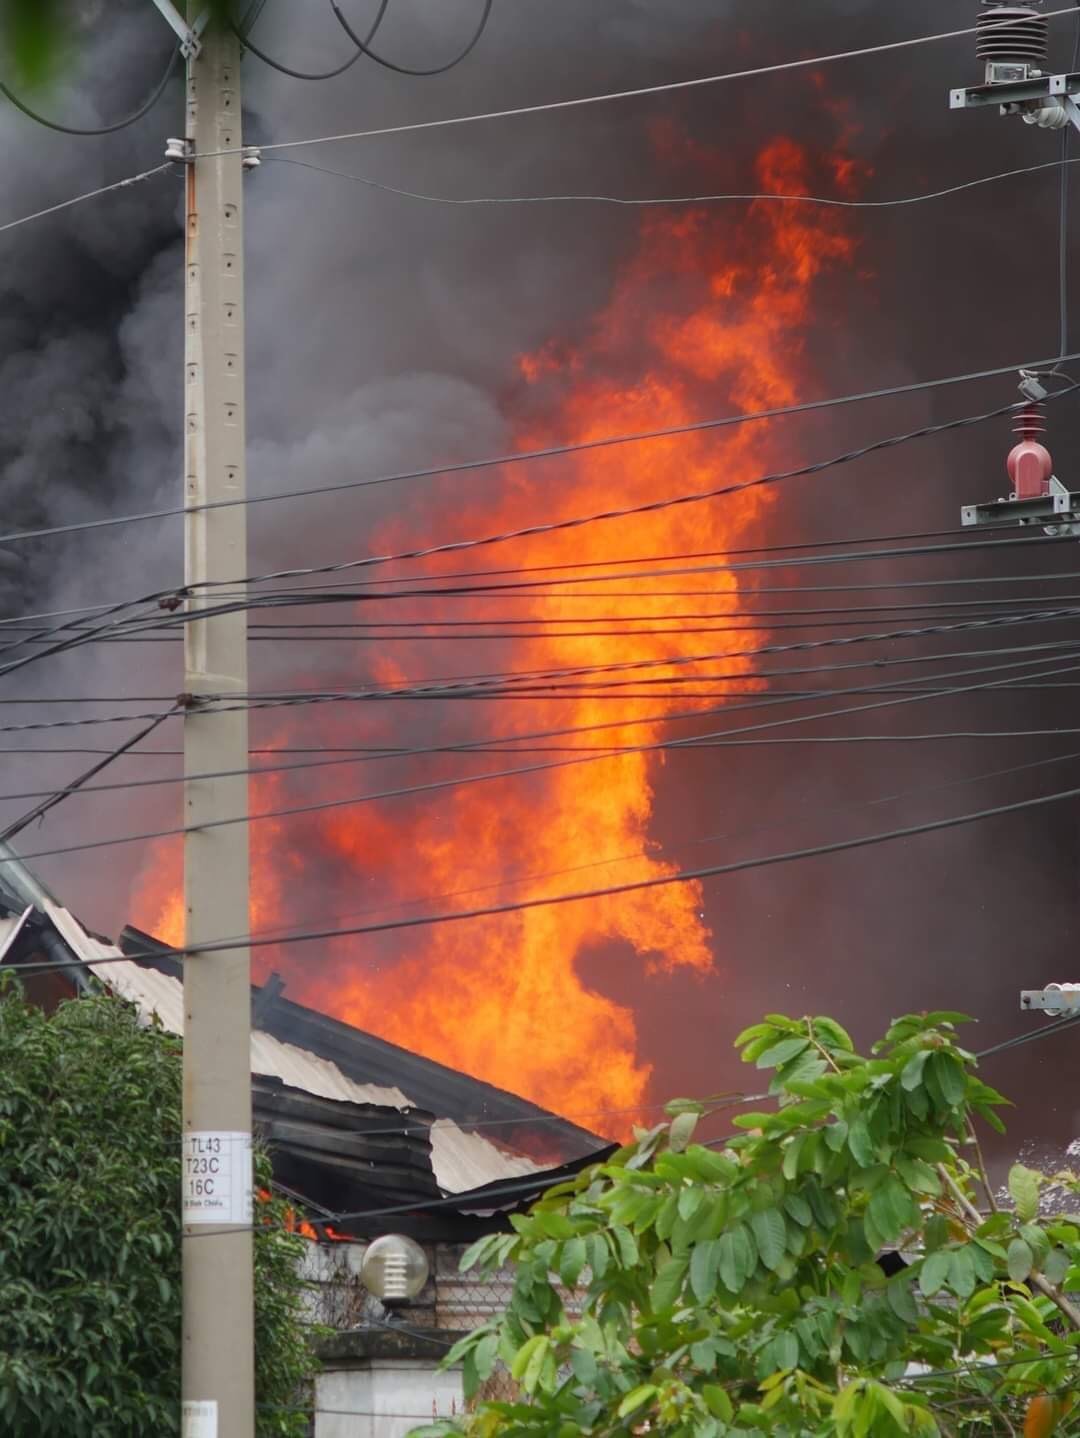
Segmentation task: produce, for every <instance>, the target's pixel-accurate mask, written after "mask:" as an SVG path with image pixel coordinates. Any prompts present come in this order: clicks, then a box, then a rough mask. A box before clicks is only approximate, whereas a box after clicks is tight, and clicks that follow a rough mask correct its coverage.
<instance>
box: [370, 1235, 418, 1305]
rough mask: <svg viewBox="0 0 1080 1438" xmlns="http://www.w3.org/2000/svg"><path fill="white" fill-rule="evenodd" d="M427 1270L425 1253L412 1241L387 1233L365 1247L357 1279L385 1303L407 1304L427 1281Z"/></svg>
mask: <svg viewBox="0 0 1080 1438" xmlns="http://www.w3.org/2000/svg"><path fill="white" fill-rule="evenodd" d="M429 1271H430V1270H429V1267H428V1261H427V1254H426V1253H425V1252H424V1250H423V1249H422V1248H421V1247H420V1245H419V1244H418V1243H417V1242H416V1241H415V1239H412V1238H406V1237H405V1235H404V1234H401V1233H386V1234H384V1235H383V1236H382V1237H381V1238H376V1239H375V1240H374V1241H373V1242H371V1243H369V1244H368V1246H367V1252H366V1253H365V1254H364V1259H363V1262H362V1264H361V1265H360V1280H361V1282H362V1283H363V1285H364V1287H365V1288H366V1289H367V1291H368V1292H369V1293H373V1294H374V1295H375V1297H376V1298H379V1299H381V1300H382V1301H383V1303H385V1304H388V1305H389V1304H393V1303H408V1301H409V1299H410V1298H415V1297H416V1295H417V1294H418V1293H419V1292H420V1290H421V1289H422V1288H423V1286H424V1284H425V1283H426V1282H427V1279H428V1273H429Z"/></svg>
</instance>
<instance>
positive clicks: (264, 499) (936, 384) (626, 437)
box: [0, 351, 1080, 544]
mask: <svg viewBox="0 0 1080 1438" xmlns="http://www.w3.org/2000/svg"><path fill="white" fill-rule="evenodd" d="M1078 359H1080V351H1078V352H1076V353H1074V354H1070V355H1065V356H1064V357H1063V358H1060V359H1056V358H1055V359H1045V360H1027V361H1021V362H1020V363H1018V364H1008V365H1001V366H999V367H998V368H996V369H988V370H979V371H974V372H972V373H969V374H962V375H949V376H946V377H945V378H942V379H936V380H921V381H916V382H914V383H912V384H903V385H893V386H890V387H888V388H885V389H877V390H867V391H864V392H862V393H859V394H852V395H842V396H839V397H835V398H832V399H823V400H807V401H804V402H802V403H800V404H794V405H780V406H776V407H774V408H772V409H766V410H758V411H756V412H754V413H752V414H735V415H725V416H722V417H721V418H717V419H706V420H698V421H695V422H693V423H690V424H685V425H672V426H668V427H667V428H664V429H653V430H639V431H636V432H634V433H631V434H621V435H607V436H603V437H601V438H599V439H591V440H581V441H577V442H573V443H567V444H558V445H549V446H547V447H545V448H543V449H533V450H518V451H513V452H511V453H509V454H502V455H493V456H490V457H488V458H484V459H476V460H463V461H460V462H458V463H455V464H443V465H433V466H429V467H428V468H426V469H413V470H402V471H400V472H398V473H395V474H385V475H377V476H375V477H374V478H371V479H357V480H345V481H342V482H340V483H337V484H323V485H315V486H312V487H310V488H307V489H292V490H279V491H278V492H277V493H274V494H255V495H248V496H246V497H245V498H244V499H230V500H217V501H214V502H212V503H210V504H205V505H178V506H174V507H170V508H167V509H153V510H145V511H143V512H141V513H134V514H121V515H112V516H108V517H105V518H102V519H88V520H81V521H78V522H77V523H72V524H58V525H50V526H47V527H43V528H41V529H26V530H16V531H14V532H12V533H10V534H0V544H15V543H18V542H19V541H20V540H25V539H46V538H49V537H51V536H53V535H59V534H76V533H82V532H84V531H86V530H94V529H105V528H109V527H111V526H114V525H118V524H137V523H142V522H144V521H146V520H151V519H167V518H170V517H171V516H173V515H179V514H194V513H197V512H199V511H201V510H203V509H228V508H233V507H235V506H236V505H241V504H268V503H272V502H275V501H277V500H283V499H307V498H309V497H310V496H311V495H316V494H336V493H340V492H341V491H343V490H350V489H366V488H369V487H371V486H375V485H383V484H399V483H402V482H404V481H406V480H413V479H434V478H436V477H438V476H439V475H446V474H463V473H466V472H468V471H471V470H481V469H498V468H502V467H503V466H509V465H514V464H523V463H532V462H535V461H538V460H545V459H558V458H560V457H562V456H565V455H570V454H583V453H586V452H588V451H591V450H598V449H609V448H612V447H615V446H618V445H624V444H643V443H648V442H650V441H652V440H661V439H673V438H676V437H678V436H680V435H688V434H703V433H707V432H710V431H713V430H720V429H727V428H731V427H733V426H737V425H743V424H756V423H759V422H761V421H765V420H773V419H784V418H787V417H790V416H794V415H801V414H812V413H815V412H817V411H818V410H826V409H835V408H838V407H840V406H844V405H851V404H863V403H866V402H868V401H871V400H878V399H893V398H896V397H899V396H903V395H909V394H921V393H925V392H926V391H928V390H933V389H941V388H944V387H946V386H949V385H955V384H967V383H973V382H975V381H978V380H984V379H998V378H1000V377H1001V376H1003V375H1013V374H1016V373H1017V371H1018V370H1021V369H1032V370H1038V369H1040V368H1044V367H1046V366H1053V365H1058V364H1068V363H1070V362H1072V361H1075V360H1078ZM1059 393H1064V391H1059Z"/></svg>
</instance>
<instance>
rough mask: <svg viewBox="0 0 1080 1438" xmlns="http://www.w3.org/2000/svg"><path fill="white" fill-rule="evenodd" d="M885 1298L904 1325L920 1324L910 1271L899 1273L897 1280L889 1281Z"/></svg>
mask: <svg viewBox="0 0 1080 1438" xmlns="http://www.w3.org/2000/svg"><path fill="white" fill-rule="evenodd" d="M885 1298H886V1301H887V1302H888V1305H889V1307H890V1308H891V1309H892V1311H893V1312H894V1313H895V1314H896V1316H897V1318H899V1319H900V1321H901V1322H902V1323H908V1324H912V1325H914V1324H916V1323H918V1321H919V1309H918V1305H917V1304H916V1302H915V1295H914V1294H913V1293H912V1291H911V1273H910V1270H908V1271H906V1272H904V1273H898V1274H897V1275H896V1277H895V1278H890V1279H889V1281H888V1283H887V1284H886V1285H885Z"/></svg>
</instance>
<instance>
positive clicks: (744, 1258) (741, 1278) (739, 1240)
mask: <svg viewBox="0 0 1080 1438" xmlns="http://www.w3.org/2000/svg"><path fill="white" fill-rule="evenodd" d="M718 1245H719V1253H720V1282H721V1283H722V1284H723V1285H724V1287H725V1288H726V1289H727V1290H728V1292H729V1293H741V1292H742V1290H743V1289H744V1288H745V1286H746V1280H747V1279H748V1278H749V1277H750V1274H751V1273H752V1272H753V1268H754V1265H753V1263H752V1261H751V1257H752V1255H751V1251H750V1246H749V1243H748V1242H747V1237H746V1230H745V1229H744V1228H743V1227H742V1225H741V1224H740V1225H739V1227H738V1228H736V1229H733V1230H732V1231H731V1232H730V1233H725V1234H723V1235H721V1237H720V1238H719V1239H718Z"/></svg>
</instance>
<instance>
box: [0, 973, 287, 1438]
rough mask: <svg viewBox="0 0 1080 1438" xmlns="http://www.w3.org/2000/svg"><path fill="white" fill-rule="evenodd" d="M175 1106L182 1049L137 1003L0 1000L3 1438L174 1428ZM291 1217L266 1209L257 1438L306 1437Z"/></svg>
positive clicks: (260, 1267) (262, 1164)
mask: <svg viewBox="0 0 1080 1438" xmlns="http://www.w3.org/2000/svg"><path fill="white" fill-rule="evenodd" d="M180 1101H181V1066H180V1054H179V1046H178V1041H177V1040H176V1039H175V1038H174V1037H173V1036H172V1035H170V1034H166V1033H165V1032H163V1031H162V1030H161V1029H160V1028H143V1027H140V1025H139V1023H138V1020H137V1018H136V1016H135V1014H134V1012H133V1011H132V1010H131V1009H130V1008H129V1007H128V1006H127V1005H125V1004H123V1003H121V1002H120V1001H119V1000H117V999H114V998H109V997H104V996H103V997H100V998H90V999H80V1000H77V1001H73V1002H69V1003H65V1004H62V1005H61V1006H60V1007H59V1008H58V1009H57V1010H56V1012H55V1013H54V1014H53V1015H51V1016H49V1015H46V1014H45V1013H43V1012H42V1011H41V1010H40V1009H38V1008H36V1007H33V1006H31V1005H29V1004H27V1003H26V1002H24V1001H23V999H22V998H21V997H20V995H19V993H18V992H17V990H15V989H14V988H13V987H12V986H10V985H5V986H4V987H3V988H0V1314H2V1315H3V1336H2V1338H0V1434H2V1435H16V1434H17V1435H19V1438H29V1435H34V1438H82V1435H87V1438H89V1435H93V1438H114V1435H115V1438H120V1435H125V1438H127V1435H135V1434H138V1435H144V1434H151V1433H152V1434H154V1435H159V1434H171V1433H172V1434H174V1433H177V1432H178V1431H179V1426H180V1423H179V1406H180V1212H179V1209H180V1133H181V1116H180ZM258 1166H259V1168H260V1169H261V1174H260V1180H261V1182H262V1183H264V1184H265V1183H267V1182H268V1179H269V1171H268V1164H267V1161H266V1159H265V1156H261V1157H260V1158H259V1160H258ZM287 1217H288V1214H287V1209H286V1206H285V1205H284V1204H281V1203H279V1202H276V1201H274V1200H266V1201H264V1202H262V1203H261V1204H260V1211H259V1219H260V1222H259V1225H258V1227H257V1229H256V1234H255V1255H256V1259H255V1262H256V1335H257V1337H256V1342H257V1355H256V1376H257V1386H258V1397H259V1401H260V1403H261V1404H262V1405H264V1406H263V1407H262V1408H261V1409H260V1417H259V1434H260V1438H294V1435H300V1434H303V1433H305V1432H306V1423H307V1419H306V1416H305V1414H304V1413H303V1412H299V1411H297V1408H296V1405H297V1403H298V1398H297V1394H298V1393H299V1392H300V1391H301V1389H302V1386H303V1385H304V1383H305V1382H306V1380H307V1379H308V1378H309V1377H310V1374H311V1371H312V1359H311V1353H310V1349H309V1343H308V1335H309V1332H310V1329H309V1328H308V1326H307V1325H306V1324H305V1321H304V1319H305V1313H304V1302H303V1300H304V1289H305V1284H304V1282H303V1280H302V1279H301V1278H300V1276H299V1273H298V1268H297V1264H298V1259H299V1256H300V1254H301V1253H302V1252H303V1251H304V1240H303V1239H300V1238H298V1237H296V1236H294V1235H293V1234H291V1233H289V1232H288V1231H287V1228H286V1224H287Z"/></svg>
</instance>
